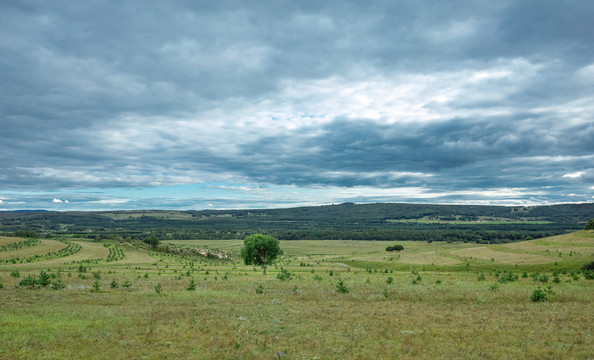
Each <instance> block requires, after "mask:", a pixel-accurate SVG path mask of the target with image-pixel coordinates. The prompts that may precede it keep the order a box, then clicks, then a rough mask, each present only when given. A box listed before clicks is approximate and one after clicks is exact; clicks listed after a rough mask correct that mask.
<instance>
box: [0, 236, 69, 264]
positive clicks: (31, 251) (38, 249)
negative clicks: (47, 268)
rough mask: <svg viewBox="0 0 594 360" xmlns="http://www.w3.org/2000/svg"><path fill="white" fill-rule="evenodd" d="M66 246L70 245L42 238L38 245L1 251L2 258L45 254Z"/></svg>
mask: <svg viewBox="0 0 594 360" xmlns="http://www.w3.org/2000/svg"><path fill="white" fill-rule="evenodd" d="M66 246H68V245H67V244H65V243H63V242H60V241H57V240H41V243H40V244H39V245H37V246H33V247H27V248H22V249H17V250H14V251H3V252H0V260H8V259H14V258H27V257H30V256H34V255H44V254H47V253H50V252H56V251H60V249H63V248H65V247H66Z"/></svg>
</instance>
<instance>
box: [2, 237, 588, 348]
mask: <svg viewBox="0 0 594 360" xmlns="http://www.w3.org/2000/svg"><path fill="white" fill-rule="evenodd" d="M576 238H579V239H577V240H576ZM582 239H583V238H581V237H579V236H578V235H576V236H574V237H566V238H561V239H559V238H550V239H549V240H548V242H549V243H552V242H555V243H557V244H558V246H562V247H570V246H572V245H570V244H571V243H576V244H579V246H581V247H582V248H588V244H590V245H591V246H594V243H593V242H592V241H591V240H590V238H585V239H586V240H589V241H590V242H588V241H586V242H584V241H582ZM543 242H545V243H546V241H544V240H540V243H539V244H536V245H539V246H543ZM183 244H184V245H191V246H200V247H210V248H215V247H216V248H218V249H220V250H226V251H228V252H230V253H234V252H236V251H237V249H238V248H239V247H240V246H241V242H231V241H230V242H213V241H211V242H184V243H183ZM404 244H405V249H406V250H405V253H403V254H402V256H398V255H397V254H386V252H385V251H384V249H385V246H386V243H375V242H348V241H345V242H338V241H336V242H290V243H287V242H283V243H282V245H281V247H283V249H284V250H285V255H286V256H284V257H283V258H281V259H280V260H279V262H278V264H277V266H276V267H274V266H273V267H271V268H269V274H268V275H267V276H263V275H262V273H261V270H260V269H255V268H253V267H246V266H243V265H242V264H240V263H239V262H238V261H235V262H233V261H229V262H224V261H215V260H208V259H201V258H182V257H179V256H173V255H163V254H160V253H149V252H147V251H145V250H142V249H134V248H125V249H124V252H125V257H124V259H123V260H119V261H115V262H110V263H108V262H105V261H99V262H93V263H85V265H84V267H85V269H83V270H82V271H81V269H80V264H78V263H75V264H73V263H72V262H68V259H69V258H74V256H76V259H80V258H81V256H83V255H85V254H86V255H85V256H88V258H89V259H94V258H95V257H97V256H99V255H101V254H103V255H105V250H104V249H101V248H99V247H98V246H102V245H100V244H88V245H93V246H83V248H82V249H81V251H80V252H79V253H77V254H74V255H72V256H71V257H65V258H62V259H61V262H57V261H55V260H57V259H53V260H50V261H46V262H44V261H41V262H37V263H32V264H17V265H6V266H5V265H2V266H1V267H0V282H1V283H2V284H3V289H0V344H2V346H0V359H13V358H22V359H37V358H42V357H43V358H50V359H74V358H76V359H80V358H85V359H87V358H88V359H93V358H99V359H104V358H109V359H124V358H126V359H127V358H146V359H162V358H171V359H177V358H196V359H254V358H257V359H278V358H283V359H284V358H287V359H314V358H317V359H417V358H431V359H433V358H437V359H440V358H441V359H452V358H456V359H457V358H464V359H506V358H507V359H517V358H523V359H560V358H563V359H589V358H592V357H593V356H594V352H593V351H592V349H593V348H594V339H593V335H592V334H593V333H594V317H592V315H591V314H593V313H594V304H593V302H592V300H593V299H594V296H593V295H594V286H593V284H594V282H593V281H592V280H586V279H584V277H583V275H580V274H579V273H578V272H576V271H575V270H572V269H574V268H578V267H579V266H578V265H579V264H580V262H583V261H584V260H587V259H591V255H589V254H590V252H588V251H582V253H581V254H577V253H576V255H573V250H570V251H571V252H572V256H569V255H568V254H562V257H559V255H558V252H557V251H556V250H557V249H556V248H553V247H552V248H550V249H542V248H540V247H538V248H535V249H533V248H531V245H519V247H517V248H514V247H509V248H507V247H506V248H505V249H499V250H498V249H497V248H496V247H495V248H491V247H489V251H499V252H501V253H503V255H505V254H507V253H509V254H511V256H516V257H518V256H520V258H521V259H526V258H525V257H524V256H523V255H524V252H525V251H530V252H532V251H535V252H536V253H534V254H533V255H538V256H543V257H548V256H551V257H555V258H556V259H558V261H559V262H558V264H555V263H552V262H545V263H534V264H525V265H523V266H524V268H529V266H532V267H534V268H537V269H538V271H539V272H540V273H539V274H537V273H535V272H531V273H527V274H525V277H522V276H521V271H523V270H521V269H522V266H516V265H515V264H508V263H505V262H502V261H500V262H495V264H492V261H490V260H485V259H483V258H482V257H481V256H482V255H481V256H474V255H472V259H464V258H463V257H462V255H459V256H458V255H455V254H457V252H458V251H467V250H469V249H470V248H472V247H473V246H474V247H476V244H474V245H473V244H422V243H414V244H412V243H411V244H409V243H404ZM83 245H84V244H83ZM546 246H552V245H546ZM576 246H577V245H576ZM546 250H549V253H552V254H551V255H549V253H547V252H546ZM101 251H103V252H101ZM427 254H438V255H443V256H445V257H447V258H451V259H457V260H459V261H458V262H457V263H456V264H455V265H451V266H447V265H445V264H444V265H441V266H437V264H436V265H435V266H432V264H431V263H429V262H425V263H422V261H418V260H419V259H425V260H426V261H431V259H433V258H432V257H431V256H429V257H428V255H427ZM489 254H490V252H489ZM405 255H406V256H405ZM503 255H501V256H503ZM463 256H471V255H468V254H466V255H464V254H463ZM410 259H413V260H415V261H417V263H403V262H402V261H403V260H404V261H412V260H410ZM506 259H507V258H506ZM531 259H532V260H533V261H537V260H538V259H540V258H531ZM460 262H462V263H463V264H464V265H461V264H460ZM353 263H354V264H356V265H358V266H353V265H352V264H353ZM466 264H468V266H467V265H466ZM405 265H406V266H411V268H410V269H407V270H406V271H405V270H402V268H401V267H403V266H405ZM281 267H282V268H283V269H285V270H288V271H289V272H290V273H291V274H292V278H291V279H290V280H285V281H282V280H279V279H278V278H277V275H278V274H279V273H280V271H281ZM423 268H425V269H426V270H425V271H423ZM16 270H19V271H20V274H19V277H13V276H11V275H10V273H14V272H15V271H16ZM504 270H506V271H512V272H514V273H515V274H517V275H518V280H517V281H513V282H507V283H504V282H501V281H500V280H499V279H500V278H501V274H500V272H501V271H504ZM40 271H44V272H47V273H48V274H50V275H52V276H54V277H55V279H58V278H60V279H62V281H63V282H64V284H65V286H66V287H65V288H64V289H63V290H51V289H49V288H43V289H28V288H25V287H22V286H19V285H18V284H19V281H20V280H21V279H22V278H24V277H25V276H27V275H29V274H31V275H34V276H37V275H38V273H39V272H40ZM535 271H536V270H535ZM553 272H555V274H553ZM543 273H544V274H545V275H546V278H547V280H546V282H545V281H544V280H543ZM481 276H484V280H480V279H479V278H480V277H481ZM555 277H556V278H557V279H558V281H556V282H554V281H553V280H554V279H555ZM190 279H193V280H194V282H195V284H196V289H195V290H193V291H188V290H186V288H187V287H188V285H189V283H190ZM339 279H340V280H342V281H344V284H345V286H346V287H347V288H348V290H349V292H348V293H339V292H337V291H336V288H337V282H338V280H339ZM126 281H128V282H129V283H130V284H131V286H130V287H129V288H124V287H122V285H123V284H124V283H125V282H126ZM114 282H115V284H116V286H114V287H113V288H112V284H113V283H114ZM157 284H160V285H161V288H162V290H161V293H157V292H156V285H157ZM94 285H95V286H96V287H95V288H94ZM547 286H551V288H550V289H551V290H552V291H553V292H554V293H552V294H549V295H548V301H547V302H532V301H531V300H530V296H531V294H532V292H533V291H534V290H535V289H536V288H542V289H546V287H547ZM97 288H98V291H97ZM257 289H259V290H260V292H261V293H258V292H257V291H256V290H257Z"/></svg>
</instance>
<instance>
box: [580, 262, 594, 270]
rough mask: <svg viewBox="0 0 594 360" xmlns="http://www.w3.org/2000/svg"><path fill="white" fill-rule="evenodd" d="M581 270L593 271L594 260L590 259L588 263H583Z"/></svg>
mask: <svg viewBox="0 0 594 360" xmlns="http://www.w3.org/2000/svg"><path fill="white" fill-rule="evenodd" d="M582 270H590V271H594V261H592V262H590V263H588V264H584V266H582Z"/></svg>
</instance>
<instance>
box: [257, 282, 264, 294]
mask: <svg viewBox="0 0 594 360" xmlns="http://www.w3.org/2000/svg"><path fill="white" fill-rule="evenodd" d="M256 294H264V285H262V284H258V286H257V287H256Z"/></svg>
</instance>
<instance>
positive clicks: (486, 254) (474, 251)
mask: <svg viewBox="0 0 594 360" xmlns="http://www.w3.org/2000/svg"><path fill="white" fill-rule="evenodd" d="M450 254H452V255H455V256H458V257H462V258H464V259H470V258H472V259H480V260H493V261H495V263H497V264H506V265H516V264H517V265H520V264H546V263H553V262H555V261H557V259H556V258H555V257H547V256H542V255H534V254H518V253H512V252H506V251H497V250H493V249H491V248H488V247H486V246H480V247H473V248H468V249H461V250H454V251H450Z"/></svg>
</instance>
